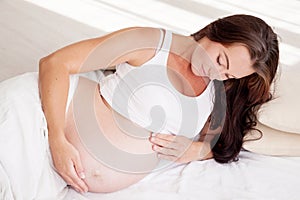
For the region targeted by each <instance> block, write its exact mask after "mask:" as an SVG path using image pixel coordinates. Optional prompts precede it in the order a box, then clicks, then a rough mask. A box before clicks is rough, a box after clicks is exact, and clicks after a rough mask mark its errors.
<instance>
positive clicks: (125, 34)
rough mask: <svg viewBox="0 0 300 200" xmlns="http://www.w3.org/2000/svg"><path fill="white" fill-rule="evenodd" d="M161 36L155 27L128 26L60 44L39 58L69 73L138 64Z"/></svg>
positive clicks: (154, 47)
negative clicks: (51, 51) (59, 47)
mask: <svg viewBox="0 0 300 200" xmlns="http://www.w3.org/2000/svg"><path fill="white" fill-rule="evenodd" d="M159 39H160V31H159V29H156V28H148V27H131V28H126V29H121V30H118V31H115V32H112V33H110V34H107V35H104V36H102V37H98V38H92V39H88V40H83V41H80V42H77V43H74V44H71V45H68V46H66V47H63V48H61V49H59V50H57V51H55V52H54V53H52V54H50V55H49V56H47V57H45V58H43V59H41V63H43V62H46V63H47V62H48V63H51V66H58V67H65V68H66V69H67V70H68V72H69V73H70V74H74V73H80V72H87V71H92V70H97V69H106V68H108V67H111V66H114V65H117V64H119V63H123V62H128V63H129V64H132V65H141V64H143V63H145V62H146V61H147V60H149V59H150V58H151V57H152V56H154V54H155V51H156V47H157V44H158V42H159Z"/></svg>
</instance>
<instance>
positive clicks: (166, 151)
mask: <svg viewBox="0 0 300 200" xmlns="http://www.w3.org/2000/svg"><path fill="white" fill-rule="evenodd" d="M152 148H153V150H154V151H155V152H157V153H160V154H164V155H169V156H177V151H176V150H174V149H169V148H164V147H160V146H157V145H153V146H152Z"/></svg>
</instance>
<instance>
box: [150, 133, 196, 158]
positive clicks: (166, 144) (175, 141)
mask: <svg viewBox="0 0 300 200" xmlns="http://www.w3.org/2000/svg"><path fill="white" fill-rule="evenodd" d="M150 142H151V143H152V144H153V145H152V149H153V150H154V151H155V152H157V153H158V157H159V158H162V159H166V160H170V161H174V162H177V163H188V162H191V161H195V160H200V152H201V149H202V142H197V141H193V140H191V139H189V138H187V137H185V136H179V135H170V134H161V133H155V134H154V133H153V134H152V135H151V137H150Z"/></svg>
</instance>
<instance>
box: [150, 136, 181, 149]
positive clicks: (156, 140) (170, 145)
mask: <svg viewBox="0 0 300 200" xmlns="http://www.w3.org/2000/svg"><path fill="white" fill-rule="evenodd" d="M150 141H151V142H152V143H153V144H155V145H157V146H161V147H166V148H171V149H172V148H176V146H175V144H174V143H173V142H172V141H169V140H164V139H162V138H158V137H151V138H150Z"/></svg>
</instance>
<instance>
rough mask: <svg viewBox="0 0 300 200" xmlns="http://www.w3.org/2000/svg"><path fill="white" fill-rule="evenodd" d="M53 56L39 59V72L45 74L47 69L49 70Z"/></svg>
mask: <svg viewBox="0 0 300 200" xmlns="http://www.w3.org/2000/svg"><path fill="white" fill-rule="evenodd" d="M51 63H52V61H51V58H49V56H46V57H43V58H41V59H40V60H39V73H40V74H43V73H44V72H45V71H46V70H47V69H48V70H49V68H50V66H51V65H52V64H51Z"/></svg>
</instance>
